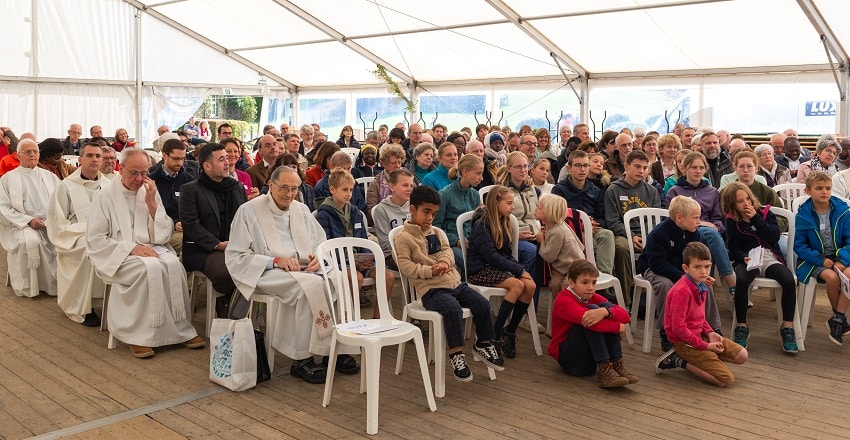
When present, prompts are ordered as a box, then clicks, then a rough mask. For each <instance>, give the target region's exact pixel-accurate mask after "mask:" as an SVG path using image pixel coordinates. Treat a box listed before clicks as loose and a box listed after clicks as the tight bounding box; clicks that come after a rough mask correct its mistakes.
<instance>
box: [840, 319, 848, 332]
mask: <svg viewBox="0 0 850 440" xmlns="http://www.w3.org/2000/svg"><path fill="white" fill-rule="evenodd" d="M841 331H842V333H843V334H844V336H847V335H850V324H848V323H847V318H844V322H842V323H841Z"/></svg>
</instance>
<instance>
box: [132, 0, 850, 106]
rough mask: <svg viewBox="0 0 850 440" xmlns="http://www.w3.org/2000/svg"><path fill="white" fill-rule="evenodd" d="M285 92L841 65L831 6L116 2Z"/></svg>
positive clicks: (849, 36) (807, 1) (846, 8)
mask: <svg viewBox="0 0 850 440" xmlns="http://www.w3.org/2000/svg"><path fill="white" fill-rule="evenodd" d="M127 1H128V2H129V3H131V4H133V5H135V6H137V7H139V8H142V9H144V10H145V11H146V12H148V13H150V14H152V15H154V16H156V17H157V18H159V19H161V20H164V21H166V22H167V23H170V24H175V25H177V26H179V27H182V28H183V29H185V30H186V31H187V32H189V33H190V34H192V35H195V36H197V37H198V38H200V39H201V40H202V41H206V42H207V43H208V44H210V45H212V46H213V47H216V48H217V49H218V50H220V51H222V52H226V53H228V54H230V55H231V56H233V57H235V58H236V59H239V60H245V61H246V62H248V63H249V65H250V63H253V64H254V65H256V66H259V67H260V68H262V69H264V70H265V71H267V72H268V73H270V75H269V76H270V77H271V78H274V79H276V80H277V81H278V82H279V83H281V84H285V85H288V86H289V87H291V88H295V89H297V90H309V89H310V88H311V87H323V86H329V85H330V86H336V87H346V86H360V85H375V84H377V80H375V78H374V76H373V75H372V74H371V73H370V70H374V68H375V65H376V64H382V65H384V66H385V67H387V70H389V71H390V72H391V73H392V74H393V76H394V77H396V78H397V79H398V80H399V82H401V83H405V82H408V83H413V82H415V83H416V84H423V85H429V84H430V85H433V84H439V83H441V82H445V81H452V82H454V83H459V82H463V81H466V82H469V83H474V82H475V81H481V80H499V79H517V80H521V79H522V80H533V79H535V78H552V77H555V76H560V75H562V73H561V70H560V69H559V67H558V63H556V61H555V59H553V57H556V58H557V59H558V62H559V63H560V64H561V65H562V66H563V67H564V68H565V69H567V71H568V73H569V75H570V76H575V75H581V76H584V77H589V78H594V77H628V76H642V75H647V74H651V75H653V76H655V75H659V74H661V75H677V76H678V75H705V74H710V73H712V72H713V71H716V72H725V73H734V72H756V71H758V72H764V71H765V70H768V71H769V70H776V71H813V70H821V71H822V70H825V69H828V68H829V67H828V66H829V59H828V58H827V54H826V51H825V50H824V45H823V44H822V42H821V35H825V37H826V39H827V42H828V44H829V46H830V48H831V49H832V56H833V57H834V58H835V59H836V60H838V63H841V62H844V61H846V60H847V59H848V56H847V51H846V50H845V48H848V47H850V29H848V28H847V27H846V26H845V27H842V26H838V20H839V17H843V16H846V15H847V13H848V12H850V2H847V1H845V0H796V1H795V0H734V1H733V0H696V1H694V0H666V1H665V0H585V1H578V0H576V1H568V2H552V1H548V0H464V1H462V2H458V1H455V0H430V1H427V2H413V1H409V0H346V1H341V0H241V1H239V2H235V1H231V0H173V1H156V0H142V1H138V0H127Z"/></svg>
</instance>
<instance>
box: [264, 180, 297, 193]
mask: <svg viewBox="0 0 850 440" xmlns="http://www.w3.org/2000/svg"><path fill="white" fill-rule="evenodd" d="M269 183H271V184H273V185H274V186H276V187H278V188H280V190H281V191H283V192H288V193H297V192H298V187H297V186H286V185H279V184H278V183H277V182H272V181H269Z"/></svg>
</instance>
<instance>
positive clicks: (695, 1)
mask: <svg viewBox="0 0 850 440" xmlns="http://www.w3.org/2000/svg"><path fill="white" fill-rule="evenodd" d="M730 1H734V0H691V1H681V2H677V1H673V2H669V3H656V4H636V5H634V6H622V7H618V8H606V9H592V10H587V11H579V12H564V13H560V14H547V15H534V16H528V17H525V18H524V19H525V20H548V19H550V18H567V17H584V16H588V15H600V14H612V13H616V12H632V11H647V10H650V9H663V8H675V7H680V6H692V5H702V4H707V3H720V2H730Z"/></svg>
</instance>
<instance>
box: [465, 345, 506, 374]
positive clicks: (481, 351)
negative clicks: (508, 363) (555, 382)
mask: <svg viewBox="0 0 850 440" xmlns="http://www.w3.org/2000/svg"><path fill="white" fill-rule="evenodd" d="M472 349H473V350H475V354H476V355H477V357H478V359H481V362H484V365H486V366H488V367H489V368H492V369H494V370H496V371H504V370H505V360H504V359H502V356H500V355H499V352H497V351H496V347H494V346H493V344H489V343H488V344H487V345H486V346H484V347H479V346H478V341H477V340H476V341H475V344H473V345H472Z"/></svg>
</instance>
